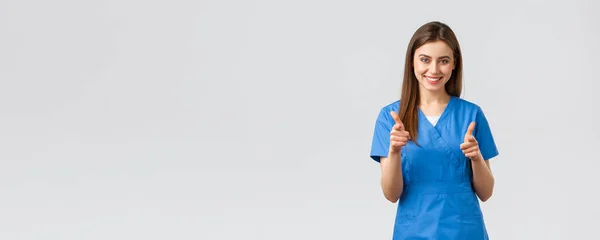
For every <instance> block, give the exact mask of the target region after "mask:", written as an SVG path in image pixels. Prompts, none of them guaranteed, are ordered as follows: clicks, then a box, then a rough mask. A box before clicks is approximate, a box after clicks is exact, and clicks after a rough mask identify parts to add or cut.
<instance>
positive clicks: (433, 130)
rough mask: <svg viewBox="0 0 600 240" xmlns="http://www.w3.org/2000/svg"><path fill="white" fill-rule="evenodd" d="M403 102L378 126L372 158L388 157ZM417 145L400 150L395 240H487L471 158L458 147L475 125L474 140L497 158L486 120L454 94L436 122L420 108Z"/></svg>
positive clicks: (486, 154) (384, 113) (382, 116)
mask: <svg viewBox="0 0 600 240" xmlns="http://www.w3.org/2000/svg"><path fill="white" fill-rule="evenodd" d="M399 106H400V101H396V102H393V103H391V104H389V105H387V106H384V107H383V108H382V109H381V111H380V112H379V116H378V117H377V121H376V124H375V131H374V134H373V141H372V145H371V154H370V157H371V159H373V160H375V161H377V162H379V158H380V157H387V154H388V150H389V144H390V131H391V128H392V126H393V125H394V124H395V122H394V119H393V118H392V116H390V111H396V112H398V109H399ZM418 114H419V115H418V131H419V132H418V134H419V135H418V139H417V142H418V144H419V145H420V146H417V145H416V144H415V143H414V142H412V141H409V142H408V143H407V145H406V146H404V147H403V148H402V151H401V158H402V174H403V180H404V190H403V192H402V195H401V196H400V199H399V200H398V208H397V212H396V219H395V224H394V232H393V239H394V240H400V239H402V240H404V239H437V240H445V239H448V240H450V239H453V240H454V239H461V240H471V239H473V240H475V239H477V240H481V239H486V240H487V239H488V234H487V231H486V227H485V223H484V220H483V214H482V212H481V208H480V205H479V200H478V198H477V196H476V195H475V192H474V190H473V187H472V185H471V183H472V169H471V160H469V159H468V158H467V157H466V156H465V155H464V154H463V152H462V150H461V149H460V144H461V143H463V141H464V136H465V134H466V132H467V128H468V126H469V124H470V123H471V122H475V129H474V130H473V136H475V139H476V140H477V142H478V143H479V149H480V151H481V154H482V156H483V158H484V159H485V160H486V161H487V160H489V159H491V158H493V157H495V156H497V155H498V149H497V147H496V143H495V142H494V138H493V136H492V132H491V130H490V126H489V124H488V121H487V119H486V117H485V115H484V114H483V111H482V110H481V108H480V107H479V106H477V105H476V104H474V103H471V102H469V101H467V100H464V99H461V98H459V97H454V96H452V97H451V98H450V102H448V105H447V106H446V108H445V109H444V111H443V113H442V115H441V116H440V118H439V120H438V122H437V124H436V125H435V126H434V125H432V124H431V123H430V122H429V121H428V120H427V118H426V116H425V115H424V114H423V112H421V110H418Z"/></svg>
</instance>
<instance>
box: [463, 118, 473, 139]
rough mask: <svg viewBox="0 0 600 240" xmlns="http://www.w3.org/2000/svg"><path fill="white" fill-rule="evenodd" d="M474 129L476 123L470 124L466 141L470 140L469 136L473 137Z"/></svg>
mask: <svg viewBox="0 0 600 240" xmlns="http://www.w3.org/2000/svg"><path fill="white" fill-rule="evenodd" d="M473 129H475V122H471V124H469V128H467V133H466V134H465V141H467V140H470V137H469V136H473Z"/></svg>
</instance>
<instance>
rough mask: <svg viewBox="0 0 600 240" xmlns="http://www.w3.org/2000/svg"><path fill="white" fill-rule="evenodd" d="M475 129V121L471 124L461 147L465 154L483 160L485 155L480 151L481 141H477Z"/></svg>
mask: <svg viewBox="0 0 600 240" xmlns="http://www.w3.org/2000/svg"><path fill="white" fill-rule="evenodd" d="M473 129H475V122H471V124H470V125H469V128H468V129H467V133H466V134H465V140H464V142H463V143H462V144H460V149H461V150H462V151H463V153H464V154H465V156H466V157H467V158H469V159H471V160H472V161H481V160H483V156H482V155H481V152H480V151H479V143H477V139H475V136H473Z"/></svg>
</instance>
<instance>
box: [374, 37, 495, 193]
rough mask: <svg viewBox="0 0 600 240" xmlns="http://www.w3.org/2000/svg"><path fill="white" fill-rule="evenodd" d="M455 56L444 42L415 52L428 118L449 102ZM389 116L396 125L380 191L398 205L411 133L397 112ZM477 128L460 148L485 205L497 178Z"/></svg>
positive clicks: (384, 159) (422, 106)
mask: <svg viewBox="0 0 600 240" xmlns="http://www.w3.org/2000/svg"><path fill="white" fill-rule="evenodd" d="M453 56H454V55H453V52H452V49H451V48H450V47H449V46H448V45H447V44H446V43H445V42H442V41H436V42H430V43H426V44H424V45H423V46H421V47H419V48H418V49H416V51H415V55H414V56H413V69H414V73H415V76H416V78H417V81H418V82H419V93H420V96H421V98H420V105H419V109H421V111H422V112H423V113H424V114H425V115H427V116H439V115H440V114H442V112H443V111H444V109H445V108H446V105H448V102H449V101H450V95H449V94H448V93H447V92H446V90H445V86H444V85H445V84H446V83H447V82H448V80H450V77H451V76H452V70H453V69H454V67H455V62H454V58H453ZM390 115H391V116H392V118H393V119H394V121H395V124H394V126H393V127H392V129H391V132H390V147H389V151H388V157H382V158H381V161H380V163H381V164H380V166H381V188H382V190H383V194H384V196H385V198H386V199H387V200H388V201H390V202H393V203H395V202H397V201H398V199H399V198H400V195H401V194H402V191H403V187H404V186H403V176H402V160H401V157H400V153H401V150H402V147H404V146H405V145H406V143H407V142H408V140H409V139H410V133H409V132H407V131H406V130H405V128H404V124H403V123H402V122H401V121H400V118H399V117H398V115H397V114H396V112H393V111H392V112H390ZM474 128H475V122H472V123H471V124H470V125H469V128H468V130H467V132H466V133H465V136H464V140H463V143H462V144H461V145H460V148H461V150H462V151H463V153H464V154H465V156H466V157H467V158H468V159H470V161H471V163H472V169H473V188H474V191H475V193H476V195H477V197H478V198H479V199H480V200H481V201H483V202H485V201H487V200H488V199H489V198H490V197H491V196H492V193H493V190H494V176H493V175H492V171H491V167H490V163H489V161H487V160H484V159H483V156H482V155H481V152H480V151H479V144H478V143H477V140H476V139H475V137H474V136H473V134H472V133H473V129H474Z"/></svg>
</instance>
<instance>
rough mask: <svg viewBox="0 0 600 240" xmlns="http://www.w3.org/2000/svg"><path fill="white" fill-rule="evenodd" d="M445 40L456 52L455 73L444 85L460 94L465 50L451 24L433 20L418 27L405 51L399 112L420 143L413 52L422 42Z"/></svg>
mask: <svg viewBox="0 0 600 240" xmlns="http://www.w3.org/2000/svg"><path fill="white" fill-rule="evenodd" d="M435 41H444V42H445V43H446V44H448V46H450V48H451V49H452V52H453V54H454V64H455V67H454V70H452V71H453V72H452V76H451V77H450V79H449V80H448V82H447V83H446V85H445V90H446V92H447V93H448V94H450V95H451V96H455V97H460V94H461V91H462V53H461V51H460V45H459V44H458V40H457V39H456V35H455V34H454V32H453V31H452V29H450V27H448V25H446V24H444V23H441V22H437V21H433V22H429V23H426V24H425V25H423V26H421V27H419V28H418V29H417V30H416V31H415V33H414V34H413V36H412V38H411V39H410V42H409V43H408V48H407V50H406V59H405V63H404V80H403V82H402V94H401V97H400V109H399V111H398V115H399V116H400V120H401V121H402V123H403V124H404V127H405V128H406V131H408V132H409V133H410V137H411V140H412V141H413V142H415V143H417V141H416V140H417V137H418V132H417V129H418V109H417V106H418V105H419V83H418V81H417V78H416V76H415V73H414V70H413V67H414V66H413V64H414V62H413V61H414V54H415V51H416V49H417V48H419V47H421V46H422V45H424V44H426V43H429V42H435Z"/></svg>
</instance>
